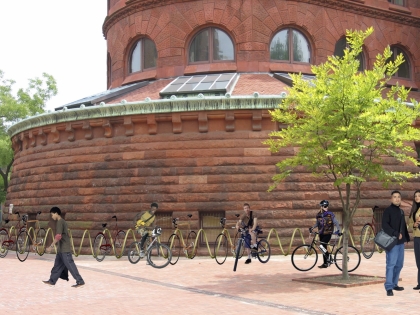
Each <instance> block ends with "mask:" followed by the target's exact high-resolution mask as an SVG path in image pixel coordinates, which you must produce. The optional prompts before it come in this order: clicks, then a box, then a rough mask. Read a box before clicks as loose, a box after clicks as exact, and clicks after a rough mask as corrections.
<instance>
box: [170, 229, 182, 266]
mask: <svg viewBox="0 0 420 315" xmlns="http://www.w3.org/2000/svg"><path fill="white" fill-rule="evenodd" d="M168 246H169V248H170V250H171V252H172V258H171V261H170V263H171V265H175V264H176V263H177V262H178V259H179V255H180V253H181V242H180V240H179V236H178V235H176V234H172V235H171V236H169V240H168Z"/></svg>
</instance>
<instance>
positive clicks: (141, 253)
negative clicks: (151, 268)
mask: <svg viewBox="0 0 420 315" xmlns="http://www.w3.org/2000/svg"><path fill="white" fill-rule="evenodd" d="M144 256H146V254H145V253H144V250H141V251H140V258H144Z"/></svg>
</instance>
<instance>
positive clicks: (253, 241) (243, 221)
mask: <svg viewBox="0 0 420 315" xmlns="http://www.w3.org/2000/svg"><path fill="white" fill-rule="evenodd" d="M257 224H258V219H257V217H256V216H255V215H254V214H253V212H252V211H251V207H250V206H249V203H244V214H243V215H242V216H241V217H240V218H239V221H238V222H237V223H236V229H237V230H239V228H243V229H247V230H248V233H247V235H246V239H245V248H246V251H247V253H248V258H247V260H246V261H245V264H250V263H251V249H252V248H256V247H257V227H258V226H257Z"/></svg>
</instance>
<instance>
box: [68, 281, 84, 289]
mask: <svg viewBox="0 0 420 315" xmlns="http://www.w3.org/2000/svg"><path fill="white" fill-rule="evenodd" d="M84 285H85V283H84V282H83V283H76V284H75V285H72V286H71V287H72V288H80V287H83V286H84Z"/></svg>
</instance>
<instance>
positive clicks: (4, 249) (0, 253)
mask: <svg viewBox="0 0 420 315" xmlns="http://www.w3.org/2000/svg"><path fill="white" fill-rule="evenodd" d="M8 241H9V235H8V234H7V230H6V229H1V230H0V258H4V257H6V255H7V253H8V252H9V243H8ZM4 242H6V243H4Z"/></svg>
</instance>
